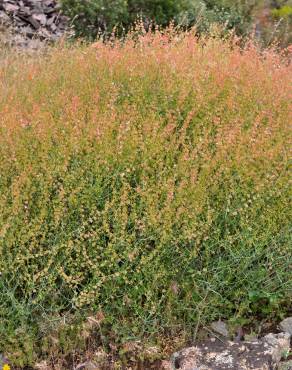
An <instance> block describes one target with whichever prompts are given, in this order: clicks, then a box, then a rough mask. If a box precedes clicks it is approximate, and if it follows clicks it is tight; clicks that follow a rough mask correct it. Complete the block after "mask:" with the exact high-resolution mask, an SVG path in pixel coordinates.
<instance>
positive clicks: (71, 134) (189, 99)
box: [0, 29, 292, 366]
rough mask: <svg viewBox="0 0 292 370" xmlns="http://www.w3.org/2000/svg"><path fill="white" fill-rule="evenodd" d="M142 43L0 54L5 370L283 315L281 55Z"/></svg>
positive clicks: (188, 36)
mask: <svg viewBox="0 0 292 370" xmlns="http://www.w3.org/2000/svg"><path fill="white" fill-rule="evenodd" d="M140 31H141V32H140V33H141V35H140V36H139V37H138V36H137V34H134V35H133V37H132V36H128V38H127V40H126V41H125V42H123V43H119V41H117V40H112V41H111V42H110V43H103V42H100V41H98V42H96V43H95V44H94V45H93V46H91V47H85V46H74V47H72V48H67V49H66V48H60V49H52V50H50V51H48V53H47V54H46V55H45V56H44V55H42V56H40V57H39V58H38V57H36V56H35V57H34V58H29V57H28V56H27V55H25V56H22V55H19V56H17V55H15V54H12V55H8V56H6V57H5V58H2V63H1V69H0V110H1V116H0V158H1V160H0V272H1V275H0V317H1V325H0V348H1V350H2V351H3V352H4V353H5V355H6V356H7V357H9V358H10V359H11V360H12V361H13V362H14V363H15V364H18V365H21V366H24V365H26V364H32V363H34V362H35V361H36V360H37V359H40V358H48V357H50V356H52V358H57V357H58V356H67V355H68V354H69V353H71V352H72V350H73V349H74V348H75V349H76V348H78V349H79V350H82V349H83V348H85V347H86V345H88V340H89V339H88V338H89V337H90V338H91V340H93V341H95V343H97V345H102V346H103V347H104V348H105V349H106V350H107V351H109V350H111V351H117V352H119V351H120V352H119V354H120V355H121V356H122V354H123V352H121V348H124V347H123V346H125V343H133V342H134V341H136V340H143V341H144V342H145V341H146V342H147V341H148V342H149V343H155V344H156V345H158V346H159V338H160V337H161V336H171V338H172V339H173V338H174V337H175V335H176V334H177V333H179V332H185V333H188V334H189V335H191V333H194V331H195V330H196V327H197V325H199V324H201V323H206V322H208V321H210V320H213V319H217V318H219V317H221V318H228V319H229V320H230V322H235V323H241V324H244V323H247V322H251V321H252V320H253V319H255V318H256V319H264V320H267V319H270V318H275V317H280V316H281V315H283V314H285V312H287V311H288V309H289V307H288V305H289V302H291V291H292V289H291V288H292V281H291V262H292V261H291V230H290V226H291V209H292V208H291V206H290V205H289V199H291V197H290V195H291V193H290V189H289V174H288V160H289V154H288V153H289V123H290V122H291V101H292V100H291V99H292V96H291V85H290V82H291V78H292V66H291V64H289V63H287V60H286V58H285V56H284V54H285V53H286V51H283V55H280V54H278V53H277V52H275V51H273V50H272V49H270V50H264V51H261V52H259V51H258V50H257V48H256V47H255V46H254V45H253V43H252V42H250V43H249V44H248V45H246V47H245V48H244V49H241V48H240V47H239V46H238V45H237V40H236V39H232V38H226V39H220V38H219V37H217V36H216V35H213V37H206V38H205V37H203V38H200V39H199V40H198V39H197V38H196V37H195V35H194V34H193V33H192V32H189V33H177V32H174V31H172V30H168V31H166V32H156V33H155V34H154V33H151V32H150V33H145V32H144V34H143V32H142V29H141V30H140ZM88 317H93V320H95V321H93V322H95V326H94V328H92V326H91V327H90V328H89V327H88V325H87V324H88ZM91 322H92V321H91ZM90 330H92V332H91V331H90ZM89 333H91V334H89Z"/></svg>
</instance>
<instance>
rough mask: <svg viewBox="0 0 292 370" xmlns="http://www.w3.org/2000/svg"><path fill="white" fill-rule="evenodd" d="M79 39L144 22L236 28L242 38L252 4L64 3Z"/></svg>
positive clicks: (180, 0) (189, 0)
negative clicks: (215, 24)
mask: <svg viewBox="0 0 292 370" xmlns="http://www.w3.org/2000/svg"><path fill="white" fill-rule="evenodd" d="M61 1H62V5H63V10H64V12H65V13H66V14H68V15H69V16H70V17H71V19H72V22H73V24H74V25H75V30H76V34H77V36H86V37H89V38H95V37H96V36H97V34H98V33H99V32H101V33H111V32H112V30H113V28H117V29H118V32H117V33H119V32H121V31H123V30H125V31H128V30H129V29H130V27H131V26H132V25H133V24H134V23H135V22H136V21H137V20H139V19H141V18H142V20H143V22H144V26H146V27H149V24H150V23H152V22H154V24H157V25H160V26H163V27H165V26H167V25H169V23H170V22H172V21H174V22H175V23H176V24H179V25H184V26H186V27H191V26H193V25H197V27H198V30H199V31H206V30H208V29H209V28H210V26H211V25H212V24H213V23H220V24H224V25H225V27H226V28H227V29H231V28H235V29H236V30H237V31H238V32H239V33H240V34H246V33H248V32H249V30H250V25H251V21H252V11H253V9H254V7H255V5H254V2H253V1H250V0H248V1H245V2H242V1H239V2H234V1H224V0H216V1H212V0H205V1H203V0H111V1H106V0H89V1H81V0H61Z"/></svg>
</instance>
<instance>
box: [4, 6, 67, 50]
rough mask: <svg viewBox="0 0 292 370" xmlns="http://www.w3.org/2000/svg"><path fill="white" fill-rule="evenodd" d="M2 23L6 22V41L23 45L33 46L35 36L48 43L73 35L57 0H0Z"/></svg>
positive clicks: (18, 45)
mask: <svg viewBox="0 0 292 370" xmlns="http://www.w3.org/2000/svg"><path fill="white" fill-rule="evenodd" d="M1 24H2V25H5V30H6V32H5V40H4V41H5V43H7V44H9V45H10V46H16V47H20V48H28V49H30V46H31V45H32V44H34V45H35V44H36V43H32V42H30V41H31V40H35V39H38V40H40V41H42V42H43V44H45V43H46V42H55V41H57V40H58V39H60V38H62V37H64V35H66V36H69V37H70V36H72V35H73V32H72V28H71V29H69V28H70V27H69V19H68V17H65V16H64V15H63V14H62V12H61V10H60V4H59V1H58V0H0V26H1ZM0 36H1V38H3V37H2V35H0ZM23 39H25V41H23ZM20 40H21V41H20ZM2 42H3V40H2Z"/></svg>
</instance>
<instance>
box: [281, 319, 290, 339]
mask: <svg viewBox="0 0 292 370" xmlns="http://www.w3.org/2000/svg"><path fill="white" fill-rule="evenodd" d="M279 326H280V329H281V330H282V331H284V332H285V333H289V334H290V335H291V336H292V317H287V318H286V319H285V320H283V321H281V322H280V325H279Z"/></svg>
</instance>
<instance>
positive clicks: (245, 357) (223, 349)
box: [165, 317, 292, 370]
mask: <svg viewBox="0 0 292 370" xmlns="http://www.w3.org/2000/svg"><path fill="white" fill-rule="evenodd" d="M211 328H212V330H213V331H214V336H212V337H210V339H209V340H207V341H205V342H203V343H200V344H198V345H194V346H192V347H189V348H185V349H182V350H181V351H180V352H177V353H175V354H174V355H173V356H172V359H171V361H170V362H169V363H168V365H167V366H168V367H165V368H168V369H169V370H175V369H180V370H228V369H230V370H272V369H279V370H292V359H290V360H289V358H291V352H290V351H291V347H290V345H291V336H292V317H290V318H287V319H285V320H283V321H282V322H281V323H280V325H279V330H280V333H277V334H273V333H269V334H267V335H265V336H263V337H262V338H256V337H255V338H251V339H249V340H243V339H244V338H243V337H242V338H241V337H240V336H237V337H236V338H234V339H233V340H230V339H229V332H228V329H227V326H226V325H225V324H224V323H223V322H220V321H219V322H216V323H213V324H212V325H211Z"/></svg>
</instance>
